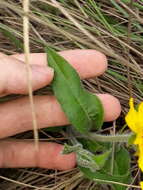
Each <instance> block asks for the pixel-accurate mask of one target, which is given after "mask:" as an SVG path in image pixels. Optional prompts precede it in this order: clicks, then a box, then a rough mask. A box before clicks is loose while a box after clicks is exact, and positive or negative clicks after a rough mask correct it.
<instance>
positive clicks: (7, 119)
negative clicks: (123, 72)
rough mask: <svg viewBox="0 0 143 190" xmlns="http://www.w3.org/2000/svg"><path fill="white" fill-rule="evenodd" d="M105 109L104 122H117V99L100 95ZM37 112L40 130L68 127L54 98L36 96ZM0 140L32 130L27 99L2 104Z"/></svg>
mask: <svg viewBox="0 0 143 190" xmlns="http://www.w3.org/2000/svg"><path fill="white" fill-rule="evenodd" d="M98 96H99V98H100V100H101V102H102V104H103V107H104V112H105V114H104V120H105V121H113V120H115V119H116V118H117V117H118V116H119V114H120V112H121V106H120V103H119V101H118V99H116V98H115V97H113V96H111V95H109V94H99V95H98ZM34 102H35V112H36V117H37V123H38V128H44V127H51V126H60V125H67V124H69V121H68V119H67V117H66V115H65V113H64V112H63V111H62V109H61V106H60V104H59V103H58V101H57V100H56V98H55V97H54V96H35V97H34ZM0 121H1V128H0V138H3V137H6V136H11V135H15V134H17V133H20V132H24V131H28V130H31V129H32V116H31V109H30V105H29V101H28V98H27V97H24V98H21V99H17V100H13V101H10V102H6V103H2V104H1V106H0Z"/></svg>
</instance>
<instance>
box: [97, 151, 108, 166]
mask: <svg viewBox="0 0 143 190" xmlns="http://www.w3.org/2000/svg"><path fill="white" fill-rule="evenodd" d="M110 153H111V151H110V150H109V151H106V152H104V153H102V154H99V155H95V156H94V160H95V162H96V164H97V165H98V166H99V168H100V169H101V168H103V167H104V165H105V162H106V161H107V160H108V158H109V155H110Z"/></svg>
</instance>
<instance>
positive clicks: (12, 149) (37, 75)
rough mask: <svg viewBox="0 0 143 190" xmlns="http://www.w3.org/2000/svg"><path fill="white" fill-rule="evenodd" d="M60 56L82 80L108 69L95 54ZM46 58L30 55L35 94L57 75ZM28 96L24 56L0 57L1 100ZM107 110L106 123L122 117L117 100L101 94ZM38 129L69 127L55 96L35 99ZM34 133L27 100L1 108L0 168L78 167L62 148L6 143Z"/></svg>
mask: <svg viewBox="0 0 143 190" xmlns="http://www.w3.org/2000/svg"><path fill="white" fill-rule="evenodd" d="M60 54H61V55H62V56H63V57H64V58H65V59H66V60H67V61H69V63H70V64H71V65H72V66H73V67H74V68H75V69H76V70H77V72H78V73H79V75H80V77H81V79H86V78H92V77H95V76H99V75H101V74H103V73H104V72H105V71H106V69H107V59H106V57H105V56H104V55H103V54H102V53H100V52H98V51H96V50H68V51H63V52H60ZM46 63H47V60H46V55H45V54H44V53H37V54H31V55H30V64H31V70H32V83H33V90H36V89H39V88H42V87H44V86H46V85H48V84H50V82H51V81H52V79H53V76H54V71H53V70H52V69H51V68H49V67H47V65H46ZM8 94H28V88H27V80H26V67H25V63H24V55H19V54H16V55H12V56H6V55H4V54H2V53H0V96H1V97H2V96H5V95H8ZM98 96H99V98H100V100H101V101H102V104H103V107H104V112H105V115H104V120H105V121H113V120H115V119H117V117H118V116H119V115H120V111H121V106H120V103H119V101H118V99H116V98H115V97H113V96H112V95H109V94H98ZM34 102H35V111H36V116H37V123H38V128H45V127H52V126H60V125H67V124H69V122H68V119H67V118H66V116H65V114H64V113H63V111H62V110H61V107H60V105H59V103H58V102H57V100H56V98H55V97H54V96H35V97H34ZM31 129H32V116H31V110H30V105H29V99H28V97H23V98H20V99H17V100H12V101H9V102H6V103H2V104H1V105H0V138H1V141H0V167H11V168H13V167H41V168H49V169H59V170H68V169H71V168H73V167H75V165H76V156H75V154H74V153H71V154H69V155H62V154H61V151H62V149H63V145H60V144H57V143H52V142H50V143H48V142H40V143H39V151H38V152H36V151H35V146H34V142H31V141H28V142H27V141H22V140H12V141H11V140H7V139H5V138H6V137H10V136H12V135H15V134H18V133H20V132H24V131H28V130H31Z"/></svg>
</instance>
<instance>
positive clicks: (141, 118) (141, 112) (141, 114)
mask: <svg viewBox="0 0 143 190" xmlns="http://www.w3.org/2000/svg"><path fill="white" fill-rule="evenodd" d="M138 125H139V128H140V132H143V102H142V103H141V104H140V105H139V109H138Z"/></svg>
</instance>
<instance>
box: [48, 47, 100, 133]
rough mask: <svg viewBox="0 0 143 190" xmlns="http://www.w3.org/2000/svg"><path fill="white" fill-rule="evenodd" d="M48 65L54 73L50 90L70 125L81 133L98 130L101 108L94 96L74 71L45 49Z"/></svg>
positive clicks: (51, 51) (57, 55)
mask: <svg viewBox="0 0 143 190" xmlns="http://www.w3.org/2000/svg"><path fill="white" fill-rule="evenodd" d="M46 53H47V56H48V65H49V66H50V67H52V68H53V69H54V71H55V75H54V80H53V82H52V88H53V91H54V95H55V96H56V98H57V100H58V101H59V103H60V104H61V107H62V109H63V111H64V112H65V114H66V115H67V117H68V119H69V121H70V123H71V124H72V125H73V126H74V127H75V128H76V129H77V130H78V131H79V132H81V133H87V132H88V131H89V130H90V129H91V128H95V129H99V128H100V127H101V126H102V123H103V114H104V113H103V106H102V104H101V102H100V100H99V98H98V97H97V96H96V95H93V94H91V93H89V92H88V91H86V90H85V89H84V88H83V86H82V83H81V81H80V78H79V75H78V74H77V72H76V71H75V69H74V68H73V67H72V66H71V65H70V64H69V63H68V62H67V61H66V60H65V59H64V58H63V57H61V56H60V55H59V54H57V53H56V52H55V51H54V50H52V49H50V48H46Z"/></svg>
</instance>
